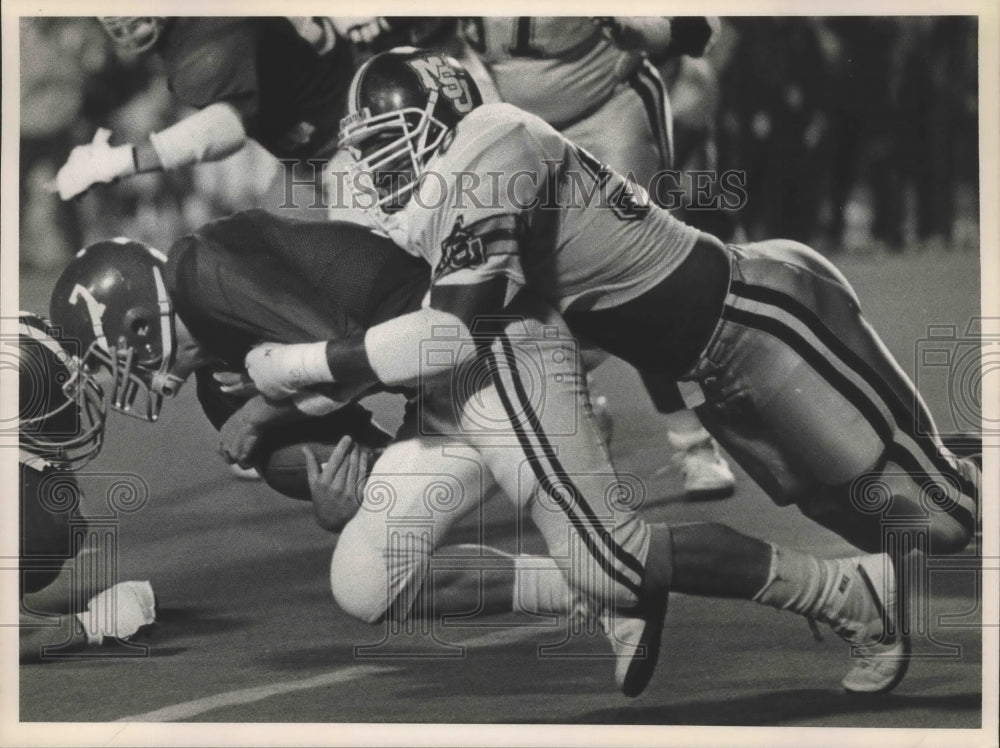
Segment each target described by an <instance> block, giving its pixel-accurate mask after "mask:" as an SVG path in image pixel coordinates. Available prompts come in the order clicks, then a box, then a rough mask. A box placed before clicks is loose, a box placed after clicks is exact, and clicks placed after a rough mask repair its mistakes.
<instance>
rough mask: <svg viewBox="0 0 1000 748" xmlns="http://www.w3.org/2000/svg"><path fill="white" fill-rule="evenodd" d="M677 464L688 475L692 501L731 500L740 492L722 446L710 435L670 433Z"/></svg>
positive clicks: (686, 488)
mask: <svg viewBox="0 0 1000 748" xmlns="http://www.w3.org/2000/svg"><path fill="white" fill-rule="evenodd" d="M667 441H668V442H669V443H670V446H671V447H672V448H673V449H674V457H673V460H674V464H675V465H676V466H677V468H678V469H679V470H680V472H681V474H682V475H683V476H684V493H685V496H686V498H688V499H689V500H692V501H710V500H713V499H727V498H729V497H730V496H732V495H733V493H734V492H735V491H736V479H735V478H734V477H733V471H732V470H730V469H729V465H727V464H726V461H725V459H724V458H723V457H722V454H721V453H720V452H719V446H718V445H717V444H716V443H715V440H714V439H713V438H712V437H711V436H709V435H708V432H705V431H703V432H700V433H697V434H691V435H689V434H675V433H673V432H670V433H668V434H667Z"/></svg>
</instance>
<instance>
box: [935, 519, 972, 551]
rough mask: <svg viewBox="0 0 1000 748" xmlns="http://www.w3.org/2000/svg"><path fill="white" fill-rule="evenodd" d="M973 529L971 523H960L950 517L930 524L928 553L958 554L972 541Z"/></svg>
mask: <svg viewBox="0 0 1000 748" xmlns="http://www.w3.org/2000/svg"><path fill="white" fill-rule="evenodd" d="M974 533H975V527H973V526H972V523H971V522H962V521H960V520H958V519H956V518H955V517H952V516H951V515H947V516H945V517H943V518H942V520H941V521H938V522H933V523H932V524H931V532H930V548H929V550H930V552H931V553H932V554H934V555H942V554H943V555H948V554H951V553H960V552H961V551H963V550H965V547H966V546H967V545H968V544H969V541H971V540H972V536H973V534H974Z"/></svg>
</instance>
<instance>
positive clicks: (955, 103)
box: [20, 16, 978, 268]
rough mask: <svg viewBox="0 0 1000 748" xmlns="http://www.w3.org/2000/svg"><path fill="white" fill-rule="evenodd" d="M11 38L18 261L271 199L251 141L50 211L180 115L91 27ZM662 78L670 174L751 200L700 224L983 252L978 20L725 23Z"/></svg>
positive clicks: (822, 244) (272, 170)
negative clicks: (66, 177) (700, 53)
mask: <svg viewBox="0 0 1000 748" xmlns="http://www.w3.org/2000/svg"><path fill="white" fill-rule="evenodd" d="M20 42H21V123H20V125H21V152H20V199H21V205H20V218H21V262H22V264H25V265H28V266H33V267H37V268H46V267H54V266H59V265H61V264H62V263H64V262H65V260H66V259H67V258H68V257H69V256H70V255H71V254H72V252H74V251H75V250H76V249H77V248H79V247H81V246H83V245H84V244H86V243H88V242H91V241H95V240H97V239H100V238H105V237H107V236H114V235H128V236H131V237H133V238H137V239H141V240H143V241H146V242H148V243H150V244H152V245H154V246H160V247H167V246H169V245H170V243H171V242H172V241H173V240H174V239H175V238H176V237H178V236H180V235H181V234H183V233H185V232H186V231H188V230H190V229H193V228H195V227H197V226H198V225H200V224H201V223H203V222H205V221H207V220H209V219H211V218H214V217H217V216H220V215H225V214H228V213H231V212H233V211H236V210H240V209H243V208H248V207H271V208H275V207H277V206H278V205H279V204H281V202H282V189H283V176H282V172H281V169H280V168H279V165H278V164H277V162H276V161H275V160H274V158H273V157H272V156H270V155H269V154H268V153H267V152H266V151H264V150H263V149H261V148H259V147H256V146H254V144H252V143H251V144H250V145H248V146H247V147H245V148H244V149H243V150H242V151H240V152H239V153H237V154H235V155H234V156H231V157H230V158H228V159H226V160H225V161H222V162H219V163H208V164H201V165H199V166H197V167H195V168H193V169H183V170H178V171H174V172H168V173H155V174H145V175H140V176H137V177H135V178H133V179H130V180H125V181H122V182H120V183H117V184H114V185H112V186H110V187H108V186H98V187H97V188H95V189H92V190H90V191H89V192H88V193H87V194H85V195H83V196H82V197H80V198H78V199H76V200H72V201H69V202H62V201H60V199H59V198H58V197H57V196H56V195H55V194H53V192H52V183H53V180H54V178H55V174H56V171H57V170H58V169H59V167H60V166H61V165H62V163H63V162H65V160H66V157H67V156H68V155H69V152H70V150H71V149H72V148H73V146H74V145H76V144H79V143H84V142H87V141H89V140H90V139H91V138H92V137H93V135H94V132H95V131H96V130H97V128H98V127H107V128H109V129H110V130H112V132H114V134H115V135H114V137H115V140H116V141H117V142H130V141H137V140H139V139H140V138H142V137H143V136H145V135H146V134H147V133H149V132H152V131H154V130H158V129H161V128H162V127H164V126H165V125H167V124H169V123H171V122H174V121H176V120H177V119H179V118H180V117H182V116H184V115H185V114H186V113H187V112H185V111H183V110H182V109H181V108H180V107H179V106H178V105H177V104H176V103H174V102H173V101H172V98H171V96H170V93H169V91H168V90H167V88H166V85H165V82H164V79H163V73H162V70H161V69H159V67H158V64H159V63H158V60H157V58H156V56H155V55H143V56H138V57H131V58H124V57H120V56H119V55H118V54H117V53H116V51H115V50H114V48H113V46H112V44H111V42H110V40H109V39H108V38H107V37H106V35H105V34H104V32H103V31H102V29H101V27H100V25H99V24H98V23H97V22H96V20H94V19H90V18H51V17H50V18H30V19H23V20H22V22H21V27H20ZM662 73H663V75H664V77H665V79H666V80H667V83H668V88H669V90H670V95H671V101H672V105H673V112H674V126H675V140H676V144H675V153H676V166H677V167H678V168H681V169H717V170H738V171H742V172H744V173H745V180H746V181H745V184H746V194H747V200H746V203H745V204H744V205H742V206H740V207H739V208H738V209H736V210H732V211H727V212H726V215H724V216H714V217H712V216H708V215H706V216H702V217H695V218H696V219H697V218H700V219H701V220H702V221H703V222H705V223H708V224H709V225H706V226H705V227H706V228H709V229H711V230H714V231H716V232H717V233H721V234H728V235H729V236H730V237H731V238H736V239H749V240H754V239H758V238H763V237H786V238H792V239H798V240H800V241H804V242H807V243H810V244H812V245H813V246H815V247H817V248H818V249H820V250H822V251H824V252H827V253H831V254H832V253H835V252H838V251H845V250H868V249H874V248H880V249H884V250H886V251H903V250H904V249H912V248H914V247H919V248H939V249H942V250H951V249H954V248H973V249H976V248H978V236H977V235H978V200H977V195H978V189H977V185H978V131H977V118H978V107H977V97H978V94H977V27H976V20H975V19H974V18H969V17H961V16H943V17H919V18H916V17H914V18H910V17H830V18H799V17H796V18H726V19H723V22H722V27H721V31H720V33H719V35H718V39H717V41H716V43H715V45H714V47H713V48H712V50H711V51H710V53H709V54H708V55H707V56H706V57H705V58H701V59H692V58H681V59H679V60H672V61H671V62H669V63H667V64H666V65H665V67H664V69H663V70H662ZM695 223H698V220H695Z"/></svg>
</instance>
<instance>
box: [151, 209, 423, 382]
mask: <svg viewBox="0 0 1000 748" xmlns="http://www.w3.org/2000/svg"><path fill="white" fill-rule="evenodd" d="M428 277H429V276H428V269H427V266H426V264H425V263H423V262H421V261H420V260H417V259H415V258H412V257H409V256H407V255H406V254H405V253H403V252H401V251H400V250H399V249H398V248H397V247H396V246H395V245H394V244H392V242H390V241H388V240H387V239H385V238H382V237H379V236H376V235H374V234H372V233H371V232H370V231H368V230H366V229H364V228H362V227H360V226H357V225H354V224H347V223H337V222H332V221H302V220H297V219H293V218H286V217H283V216H278V215H275V214H272V213H268V212H266V211H263V210H250V211H244V212H242V213H237V214H235V215H233V216H229V217H227V218H223V219H220V220H217V221H212V222H210V223H208V224H206V225H204V226H202V227H201V228H200V229H199V230H198V231H196V232H195V233H193V234H191V235H188V236H185V237H183V238H181V239H180V240H178V241H177V242H176V243H175V244H174V246H173V248H172V249H171V251H170V254H169V260H168V264H167V269H166V273H165V282H166V284H167V288H168V290H169V292H170V295H171V299H172V300H173V302H174V306H175V309H176V311H177V313H178V314H179V315H180V316H181V318H182V319H183V320H184V322H185V324H186V325H187V326H188V327H189V329H190V330H191V332H192V334H193V335H194V336H195V337H196V338H197V339H198V340H199V341H201V342H203V343H205V344H207V345H208V346H209V347H210V348H211V349H212V350H213V352H215V353H216V354H217V355H219V356H220V357H221V358H223V359H224V360H227V361H228V362H229V363H232V364H239V363H241V362H242V359H243V356H244V355H245V354H246V351H247V350H248V349H249V347H250V346H251V345H253V344H255V343H257V342H260V341H261V340H272V341H275V342H283V343H294V342H303V341H311V340H317V339H322V338H342V337H347V336H350V335H354V334H357V333H359V332H362V331H363V330H365V329H367V328H368V327H370V326H371V325H374V324H378V323H379V322H382V321H385V320H386V319H389V318H391V317H395V316H397V315H399V314H402V313H404V312H407V311H412V310H413V309H416V308H418V307H419V305H420V301H421V299H422V298H423V296H424V294H425V293H426V289H427V285H428V282H429V281H428Z"/></svg>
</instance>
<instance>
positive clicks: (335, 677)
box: [115, 627, 539, 722]
mask: <svg viewBox="0 0 1000 748" xmlns="http://www.w3.org/2000/svg"><path fill="white" fill-rule="evenodd" d="M538 633H539V629H537V628H533V627H525V628H513V629H501V630H497V631H491V632H489V633H488V634H483V635H482V636H476V637H473V638H472V639H468V640H467V641H463V642H455V644H459V645H461V646H464V647H488V646H493V645H496V644H513V643H515V642H520V641H527V640H529V639H531V638H533V637H535V636H537V635H538ZM398 670H400V668H398V667H390V666H388V665H355V666H352V667H346V668H339V669H337V670H332V671H330V672H329V673H323V674H322V675H317V676H314V677H312V678H304V679H302V680H291V681H283V682H280V683H271V684H269V685H265V686H254V687H253V688H241V689H239V690H238V691H225V692H223V693H218V694H214V695H212V696H205V697H203V698H200V699H194V700H193V701H182V702H181V703H180V704H172V705H171V706H165V707H163V708H162V709H155V710H153V711H151V712H146V713H144V714H132V715H129V716H128V717H122V718H121V719H118V720H115V721H116V722H177V721H179V720H183V719H191V718H192V717H197V716H198V715H199V714H204V713H205V712H210V711H212V710H213V709H221V708H222V707H226V706H238V705H241V704H251V703H253V702H255V701H263V700H264V699H269V698H271V697H272V696H281V695H283V694H286V693H293V692H295V691H305V690H308V689H310V688H322V687H323V686H332V685H335V684H337V683H347V682H349V681H352V680H357V679H358V678H366V677H369V676H374V675H384V674H385V673H390V672H394V671H398Z"/></svg>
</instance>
